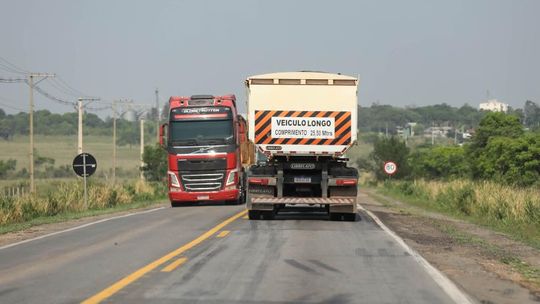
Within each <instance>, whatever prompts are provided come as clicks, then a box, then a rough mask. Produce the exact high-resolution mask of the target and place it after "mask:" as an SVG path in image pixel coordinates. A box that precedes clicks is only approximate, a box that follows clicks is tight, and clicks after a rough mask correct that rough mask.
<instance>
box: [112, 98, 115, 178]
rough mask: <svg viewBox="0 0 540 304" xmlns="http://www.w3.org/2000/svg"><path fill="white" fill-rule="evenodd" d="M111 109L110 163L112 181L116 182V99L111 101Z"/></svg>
mask: <svg viewBox="0 0 540 304" xmlns="http://www.w3.org/2000/svg"><path fill="white" fill-rule="evenodd" d="M112 110H113V165H112V182H113V184H115V183H116V101H113V103H112Z"/></svg>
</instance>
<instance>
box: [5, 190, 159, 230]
mask: <svg viewBox="0 0 540 304" xmlns="http://www.w3.org/2000/svg"><path fill="white" fill-rule="evenodd" d="M163 202H165V200H164V199H161V200H160V199H155V200H144V201H135V202H132V203H129V204H125V205H118V206H115V207H111V208H105V209H91V210H86V211H82V212H72V211H70V212H65V213H61V214H57V215H53V216H40V217H37V218H33V219H31V220H29V221H26V222H22V223H11V224H6V225H0V234H5V233H8V232H16V231H21V230H25V229H28V228H31V227H34V226H39V225H43V224H53V223H60V222H66V221H69V220H75V219H80V218H85V217H91V216H98V215H104V214H111V213H117V212H122V211H128V210H132V209H140V208H145V207H150V206H153V205H158V204H161V203H163Z"/></svg>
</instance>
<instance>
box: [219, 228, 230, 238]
mask: <svg viewBox="0 0 540 304" xmlns="http://www.w3.org/2000/svg"><path fill="white" fill-rule="evenodd" d="M229 233H231V232H230V231H229V230H223V231H221V232H220V233H218V235H217V236H216V237H218V238H222V237H226V236H227V235H228V234H229Z"/></svg>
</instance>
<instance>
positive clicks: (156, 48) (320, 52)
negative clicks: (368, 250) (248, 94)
mask: <svg viewBox="0 0 540 304" xmlns="http://www.w3.org/2000/svg"><path fill="white" fill-rule="evenodd" d="M539 13H540V1H537V0H530V1H525V0H516V1H510V0H508V1H495V0H485V1H473V0H464V1H455V0H447V1H434V0H408V1H292V0H290V1H275V0H274V1H150V0H148V1H110V0H109V1H95V0H92V1H73V0H66V1H25V0H13V1H9V0H0V25H1V26H0V38H1V40H0V56H1V57H3V58H5V59H7V60H9V61H10V62H12V63H14V64H16V65H18V66H20V67H21V68H24V69H27V70H31V71H37V72H52V73H57V74H58V75H60V76H62V79H64V80H65V81H67V82H68V83H69V84H70V85H71V86H72V87H74V88H76V89H78V90H80V91H82V92H84V93H86V94H89V95H95V96H100V97H103V98H106V99H114V98H131V99H134V100H135V101H136V102H139V103H153V102H154V89H155V88H156V87H158V88H159V90H160V95H161V100H162V102H164V101H166V100H167V99H168V97H169V96H171V95H192V94H201V93H210V94H216V95H218V94H224V93H235V94H236V95H237V96H238V98H239V99H240V100H241V101H242V102H243V101H244V100H245V92H244V88H243V80H244V79H245V78H246V77H247V76H249V75H254V74H261V73H268V72H279V71H297V70H320V71H328V72H341V73H343V74H348V75H357V74H358V75H360V78H361V82H360V90H359V103H360V104H362V105H370V104H372V103H373V102H376V101H377V100H379V102H380V103H382V104H391V105H396V106H405V105H426V104H435V103H442V102H446V103H449V104H451V105H456V106H457V105H462V104H463V103H465V102H468V103H470V104H472V105H474V106H477V105H478V103H479V102H481V101H482V100H484V99H486V91H487V90H489V91H490V93H491V96H492V97H493V98H498V99H499V100H502V101H504V102H507V103H509V104H510V105H512V106H515V107H522V106H523V104H524V102H525V100H527V99H531V100H533V101H536V102H540V76H539V74H540V18H539V15H538V14H539ZM1 68H2V67H1V66H0V77H3V76H4V77H5V76H17V75H16V74H13V73H9V72H7V71H4V70H1ZM42 85H43V86H42V87H43V88H44V89H46V90H47V91H48V92H50V93H51V94H54V95H57V96H60V97H61V98H63V99H68V98H71V99H74V97H73V96H69V95H67V94H65V92H63V90H58V89H57V88H55V87H54V86H53V84H50V83H49V82H48V81H45V82H43V83H42ZM57 86H58V85H57ZM75 95H76V94H75ZM0 103H2V104H9V105H11V106H15V107H18V108H24V109H26V108H27V104H28V88H27V87H26V86H25V85H23V84H0ZM2 104H0V107H2V108H5V107H4V106H3V105H2ZM36 107H37V108H39V109H42V108H47V109H51V110H53V111H60V112H65V111H71V108H70V107H67V106H63V105H60V104H56V103H54V102H52V101H49V100H47V99H46V98H44V97H41V96H39V95H36ZM242 108H243V107H242ZM10 112H13V111H10Z"/></svg>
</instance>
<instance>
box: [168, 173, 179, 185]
mask: <svg viewBox="0 0 540 304" xmlns="http://www.w3.org/2000/svg"><path fill="white" fill-rule="evenodd" d="M168 173H169V181H170V183H171V186H172V187H176V188H180V182H179V181H178V177H177V176H176V174H175V173H174V172H172V171H169V172H168Z"/></svg>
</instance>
